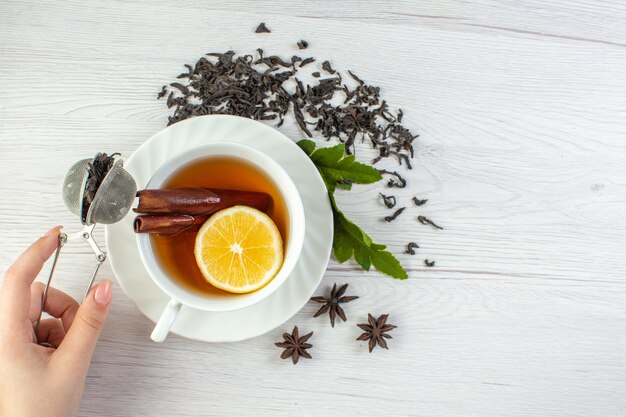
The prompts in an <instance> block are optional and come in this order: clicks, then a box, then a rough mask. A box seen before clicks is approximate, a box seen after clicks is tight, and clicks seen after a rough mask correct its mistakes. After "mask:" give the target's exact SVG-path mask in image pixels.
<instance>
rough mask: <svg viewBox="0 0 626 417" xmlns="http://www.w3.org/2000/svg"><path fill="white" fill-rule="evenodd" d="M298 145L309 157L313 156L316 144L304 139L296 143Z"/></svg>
mask: <svg viewBox="0 0 626 417" xmlns="http://www.w3.org/2000/svg"><path fill="white" fill-rule="evenodd" d="M296 145H298V146H299V147H300V149H302V150H303V151H304V153H306V154H307V155H311V154H312V153H313V151H314V150H315V142H313V141H312V140H309V139H302V140H300V141H298V142H296Z"/></svg>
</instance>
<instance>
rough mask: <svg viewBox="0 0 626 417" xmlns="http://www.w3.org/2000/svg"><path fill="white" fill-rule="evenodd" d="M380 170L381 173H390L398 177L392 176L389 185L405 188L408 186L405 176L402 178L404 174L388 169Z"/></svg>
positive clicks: (390, 186)
mask: <svg viewBox="0 0 626 417" xmlns="http://www.w3.org/2000/svg"><path fill="white" fill-rule="evenodd" d="M378 172H380V173H381V174H388V175H392V176H394V177H396V179H393V178H390V179H389V181H388V182H387V187H389V188H393V187H396V188H404V187H406V180H405V179H404V178H402V176H401V175H400V174H398V173H397V172H396V171H387V170H386V169H379V170H378Z"/></svg>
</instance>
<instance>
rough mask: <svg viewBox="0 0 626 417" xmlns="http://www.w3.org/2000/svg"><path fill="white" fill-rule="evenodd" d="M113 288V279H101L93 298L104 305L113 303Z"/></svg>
mask: <svg viewBox="0 0 626 417" xmlns="http://www.w3.org/2000/svg"><path fill="white" fill-rule="evenodd" d="M112 288H113V287H112V285H111V281H109V280H108V279H104V280H102V281H100V283H99V284H98V287H97V288H96V292H95V294H94V296H93V298H94V299H95V300H96V303H98V304H100V305H101V306H103V307H106V306H108V305H109V304H110V303H111V294H112Z"/></svg>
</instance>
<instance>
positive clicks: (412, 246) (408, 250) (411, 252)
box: [404, 242, 419, 255]
mask: <svg viewBox="0 0 626 417" xmlns="http://www.w3.org/2000/svg"><path fill="white" fill-rule="evenodd" d="M418 248H419V246H418V244H417V243H415V242H409V244H408V245H406V250H405V251H404V253H408V254H409V255H415V249H418Z"/></svg>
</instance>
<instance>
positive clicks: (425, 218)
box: [417, 216, 443, 230]
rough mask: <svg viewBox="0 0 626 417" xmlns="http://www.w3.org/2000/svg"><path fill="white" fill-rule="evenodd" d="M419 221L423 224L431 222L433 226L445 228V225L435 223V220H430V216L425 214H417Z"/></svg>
mask: <svg viewBox="0 0 626 417" xmlns="http://www.w3.org/2000/svg"><path fill="white" fill-rule="evenodd" d="M417 221H419V222H420V223H422V224H429V225H431V226H433V227H436V228H437V229H441V230H443V227H441V226H438V225H436V224H435V222H433V221H432V220H430V219H429V218H428V217H425V216H417Z"/></svg>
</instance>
